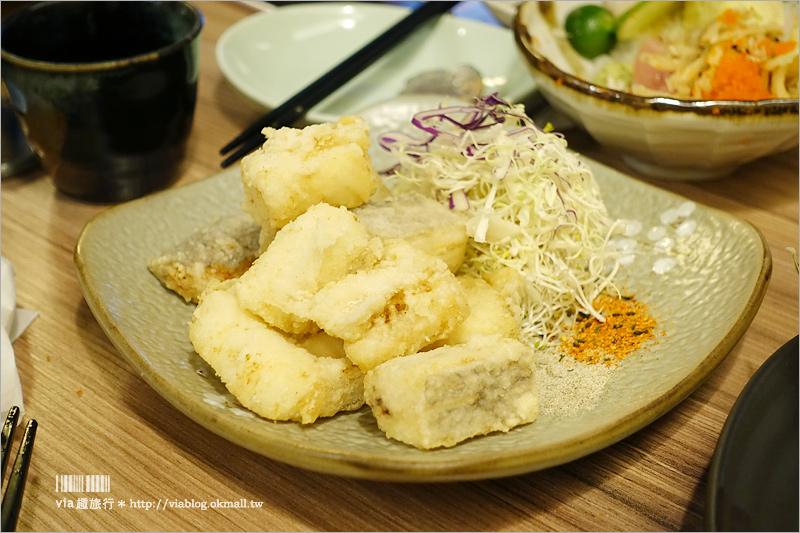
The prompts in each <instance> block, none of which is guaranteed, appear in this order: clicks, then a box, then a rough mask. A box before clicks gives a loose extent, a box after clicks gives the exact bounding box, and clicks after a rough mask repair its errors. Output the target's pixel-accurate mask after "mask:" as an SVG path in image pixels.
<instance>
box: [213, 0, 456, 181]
mask: <svg viewBox="0 0 800 533" xmlns="http://www.w3.org/2000/svg"><path fill="white" fill-rule="evenodd" d="M457 3H458V2H436V1H434V2H426V3H425V4H423V5H422V6H420V7H418V8H417V9H415V10H414V11H412V12H411V13H410V14H409V15H408V16H406V17H405V18H403V19H402V20H401V21H400V22H398V23H397V24H395V25H394V26H392V27H391V28H389V29H388V30H386V31H385V32H383V33H382V34H381V35H379V36H378V37H376V38H375V39H373V40H372V41H371V42H370V43H369V44H367V45H366V46H364V47H363V48H361V50H359V51H357V52H355V53H354V54H353V55H351V56H350V57H348V58H347V59H345V60H344V61H342V62H341V63H339V64H338V65H337V66H335V67H334V68H333V69H331V70H330V71H328V72H327V73H326V74H323V75H322V76H321V77H320V78H318V79H317V80H316V81H315V82H313V83H312V84H311V85H309V86H308V87H306V88H305V89H303V90H301V91H300V92H299V93H297V94H296V95H294V96H293V97H291V98H290V99H289V100H287V101H286V102H284V103H283V104H281V105H280V106H278V107H276V108H275V109H273V110H272V111H270V112H269V113H267V114H266V115H264V116H263V117H261V118H260V119H259V120H257V121H256V122H254V123H253V124H251V125H250V126H248V127H247V128H246V129H245V130H244V131H242V133H240V134H239V135H238V136H237V137H236V138H235V139H233V140H232V141H230V142H229V143H228V144H226V145H225V146H223V147H222V149H221V150H220V154H222V155H224V154H226V153H228V152H230V151H231V150H233V149H234V148H237V146H238V148H237V149H236V151H235V152H234V153H233V154H231V155H230V156H228V157H227V158H226V159H225V160H224V161H223V162H222V164H221V165H222V168H226V167H228V166H230V165H231V164H232V163H234V162H235V161H237V160H238V159H239V158H241V157H243V156H244V155H246V154H248V153H249V152H250V151H252V150H253V149H255V148H257V147H258V146H260V145H261V143H263V142H264V136H263V135H262V134H261V130H262V129H264V128H266V127H272V128H279V127H282V126H288V125H289V124H291V123H293V122H294V121H295V120H298V119H299V118H300V117H302V116H303V115H305V114H306V112H307V111H308V110H309V109H311V108H312V107H314V106H315V105H316V104H318V103H319V102H321V101H322V100H323V99H325V97H327V96H328V95H330V94H331V93H332V92H333V91H335V90H336V89H338V88H339V87H341V86H342V85H344V84H345V83H347V82H348V81H350V80H351V79H352V78H353V77H355V75H356V74H358V73H360V72H362V71H363V70H364V69H366V68H367V67H368V66H370V65H371V64H372V63H374V62H375V61H376V60H377V59H378V58H380V57H381V56H383V54H384V53H385V52H387V51H388V50H389V49H391V48H392V47H393V46H394V45H396V44H397V43H399V42H400V41H402V40H403V39H405V38H406V37H407V36H408V35H409V34H410V33H411V31H412V30H414V29H415V28H416V27H417V26H419V25H420V24H422V23H423V22H426V21H427V20H429V19H431V18H433V17H435V16H437V15H440V14H442V13H445V12H446V11H448V10H449V9H450V8H451V7H453V6H454V5H456V4H457Z"/></svg>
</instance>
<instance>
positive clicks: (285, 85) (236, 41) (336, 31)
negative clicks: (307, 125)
mask: <svg viewBox="0 0 800 533" xmlns="http://www.w3.org/2000/svg"><path fill="white" fill-rule="evenodd" d="M408 13H409V11H408V10H407V9H405V8H401V7H397V6H389V5H382V4H370V3H361V4H343V3H322V4H320V3H312V4H299V5H290V6H284V7H280V8H277V9H274V10H272V11H269V12H265V13H257V14H254V15H251V16H249V17H247V18H245V19H243V20H241V21H239V22H237V23H236V24H234V25H233V26H231V27H230V28H228V29H227V30H226V31H225V32H224V33H223V35H222V36H221V37H220V39H219V41H218V43H217V49H216V57H217V62H218V64H219V67H220V69H221V70H222V73H223V75H224V76H225V77H226V78H227V79H228V80H229V81H230V82H231V84H233V85H234V86H235V87H236V88H237V89H238V90H240V91H241V92H242V93H244V94H245V95H247V96H248V97H249V98H251V99H253V100H255V101H256V102H258V103H260V104H262V105H263V106H265V107H267V108H274V107H277V106H278V105H280V104H282V103H283V102H284V101H286V100H288V99H289V98H290V97H292V96H293V95H294V94H296V93H297V92H299V91H300V90H302V89H303V88H304V87H306V86H307V85H309V84H311V83H312V82H314V81H315V80H316V79H318V78H319V77H320V76H322V75H323V74H325V73H326V72H328V71H329V70H330V69H331V68H333V67H334V66H336V65H337V64H339V63H340V62H341V61H343V60H344V59H346V58H347V57H349V56H350V55H351V54H352V53H354V52H356V51H357V50H359V49H360V48H361V47H362V46H364V45H366V44H367V43H369V42H370V41H371V40H372V39H373V38H375V37H377V36H378V35H380V34H381V33H382V32H383V31H384V30H386V29H388V28H389V27H391V26H392V25H393V24H395V23H396V22H398V21H399V20H400V19H402V18H403V17H404V16H406V15H407V14H408ZM461 64H468V65H471V66H473V67H474V68H475V69H477V70H478V72H480V73H481V75H482V77H483V78H484V85H485V90H484V92H485V93H486V94H489V93H492V92H497V93H499V94H500V96H501V97H503V98H505V99H507V100H510V101H512V102H517V101H520V100H522V99H523V98H524V97H525V96H527V95H528V94H530V93H531V92H532V91H533V89H534V83H533V80H532V78H531V76H530V75H529V74H528V72H527V69H526V67H525V65H524V63H523V62H522V59H521V58H520V55H519V53H518V52H517V50H516V46H515V44H514V36H513V34H512V33H511V32H510V31H509V30H507V29H504V28H499V27H495V26H490V25H487V24H482V23H480V22H475V21H471V20H464V19H459V18H456V17H453V16H450V15H444V16H442V17H440V18H439V19H437V20H436V21H432V22H429V23H427V24H425V25H424V26H422V27H420V28H418V29H417V30H416V32H415V35H414V36H412V37H411V38H409V39H406V40H405V41H403V42H401V43H400V44H398V45H397V46H396V47H395V48H394V49H392V50H391V51H390V52H389V53H388V54H386V56H384V57H382V58H380V59H378V60H377V61H376V62H375V63H374V64H372V66H370V67H369V68H367V69H366V70H365V71H364V72H362V73H360V74H359V75H358V76H356V77H355V78H354V79H352V80H350V81H349V82H348V83H347V84H345V85H344V86H343V87H341V88H340V89H338V90H337V91H335V92H334V93H333V94H331V95H330V96H328V97H327V98H325V100H323V101H322V102H320V103H319V104H317V105H316V106H315V107H314V108H312V109H311V110H310V111H309V113H308V114H307V116H306V118H307V119H308V120H309V121H311V122H335V121H336V120H337V119H339V118H341V117H342V116H345V115H348V114H351V113H354V112H356V111H357V110H358V109H361V108H363V107H366V106H369V105H371V104H374V103H377V102H380V101H382V100H386V99H389V98H392V97H393V96H395V95H397V94H398V93H399V92H400V91H401V90H402V88H403V86H404V85H405V82H406V81H407V80H408V79H409V78H411V77H413V76H415V75H417V74H420V73H422V72H426V71H430V70H436V69H442V68H448V67H452V66H455V65H461Z"/></svg>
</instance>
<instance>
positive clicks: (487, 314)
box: [434, 274, 521, 347]
mask: <svg viewBox="0 0 800 533" xmlns="http://www.w3.org/2000/svg"><path fill="white" fill-rule="evenodd" d="M456 279H458V281H459V283H461V286H462V287H463V288H464V292H465V293H466V295H467V302H468V303H469V309H470V312H469V316H467V318H466V319H465V320H464V321H463V322H461V323H460V324H458V326H456V328H455V329H454V330H453V331H452V332H451V333H450V334H449V335H448V336H447V337H445V338H444V339H442V340H441V341H439V342H438V343H435V344H434V347H438V346H442V345H444V344H463V343H465V342H467V341H468V340H469V339H470V338H471V337H472V336H473V335H476V334H479V333H480V334H483V335H492V334H495V333H499V334H500V335H502V336H503V337H508V338H511V339H516V338H518V337H519V331H520V325H521V323H520V321H519V320H518V319H517V317H516V316H515V314H514V311H513V309H512V308H511V306H510V304H509V302H508V301H507V298H506V297H505V296H504V295H502V294H501V293H500V292H499V291H498V290H496V289H494V288H493V287H492V286H491V285H489V283H487V282H486V281H484V280H483V279H481V278H476V277H473V276H471V275H467V274H464V275H461V276H456Z"/></svg>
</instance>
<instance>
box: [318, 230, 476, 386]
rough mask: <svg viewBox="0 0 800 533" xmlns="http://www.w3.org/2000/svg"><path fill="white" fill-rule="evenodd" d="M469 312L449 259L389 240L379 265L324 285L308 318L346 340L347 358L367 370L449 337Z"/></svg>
mask: <svg viewBox="0 0 800 533" xmlns="http://www.w3.org/2000/svg"><path fill="white" fill-rule="evenodd" d="M468 314H469V306H468V304H467V297H466V294H465V293H464V289H463V288H462V287H461V285H460V284H459V282H458V281H457V280H456V277H455V276H454V275H453V273H452V272H450V270H448V268H447V265H446V264H445V263H444V261H442V260H441V259H438V258H436V257H433V256H432V255H429V254H427V253H425V252H423V251H422V250H419V249H418V248H415V247H414V246H412V245H410V244H409V243H407V242H406V241H404V240H402V239H389V240H385V241H383V249H382V254H381V255H380V260H379V261H378V262H376V263H375V265H374V266H373V267H371V268H368V269H361V270H359V271H356V272H353V273H351V274H348V275H347V276H344V277H342V278H341V279H340V280H339V281H335V282H332V283H329V284H327V285H325V286H324V287H322V288H321V289H320V290H319V291H318V292H317V293H316V294H315V295H314V296H313V297H312V298H311V307H310V309H309V315H308V316H309V317H311V319H312V320H313V321H314V322H315V323H317V324H318V325H319V326H320V327H321V328H322V329H324V330H325V331H326V332H327V333H328V334H330V335H333V336H334V337H338V338H341V339H344V341H345V342H344V350H345V354H346V355H347V357H348V358H349V359H350V360H351V361H352V362H353V363H355V364H356V365H357V366H358V367H359V368H361V369H362V370H365V371H366V370H369V369H371V368H374V367H375V366H377V365H379V364H381V363H383V362H384V361H387V360H389V359H391V358H393V357H399V356H403V355H408V354H412V353H415V352H417V351H418V350H419V349H420V348H422V347H423V346H427V345H428V344H430V343H432V342H434V341H436V340H438V339H441V338H444V337H446V336H447V335H449V334H450V333H451V332H452V331H453V329H454V328H455V327H456V326H457V325H458V324H459V323H461V322H462V321H463V320H464V319H465V318H466V316H467V315H468Z"/></svg>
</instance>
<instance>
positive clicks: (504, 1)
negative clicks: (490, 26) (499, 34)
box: [484, 0, 522, 28]
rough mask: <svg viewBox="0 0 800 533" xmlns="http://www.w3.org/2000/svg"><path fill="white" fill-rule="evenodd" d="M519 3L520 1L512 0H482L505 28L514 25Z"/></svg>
mask: <svg viewBox="0 0 800 533" xmlns="http://www.w3.org/2000/svg"><path fill="white" fill-rule="evenodd" d="M521 3H522V2H516V1H514V0H496V1H493V2H484V4H486V7H488V8H489V11H491V12H492V14H493V15H494V16H495V18H496V19H497V20H498V21H499V22H500V24H502V25H503V26H505V27H506V28H510V27H512V26H513V25H514V17H515V16H516V15H517V9H518V8H519V5H520V4H521Z"/></svg>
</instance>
